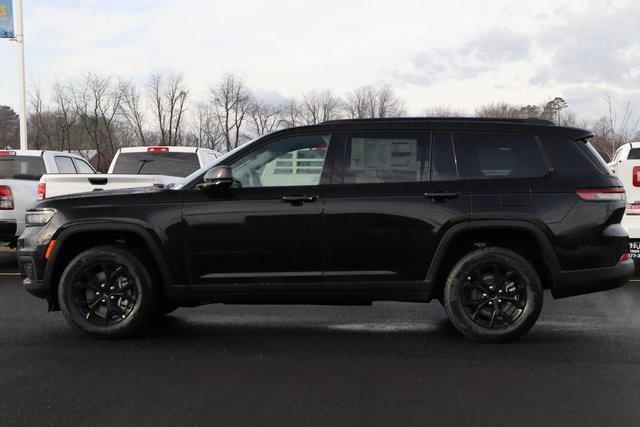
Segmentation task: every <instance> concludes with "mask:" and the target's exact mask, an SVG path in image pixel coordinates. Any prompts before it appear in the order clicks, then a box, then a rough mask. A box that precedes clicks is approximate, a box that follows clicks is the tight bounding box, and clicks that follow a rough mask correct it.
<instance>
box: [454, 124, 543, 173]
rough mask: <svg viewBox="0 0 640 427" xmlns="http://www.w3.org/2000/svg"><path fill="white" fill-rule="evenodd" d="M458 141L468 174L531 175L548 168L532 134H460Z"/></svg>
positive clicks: (457, 136)
mask: <svg viewBox="0 0 640 427" xmlns="http://www.w3.org/2000/svg"><path fill="white" fill-rule="evenodd" d="M458 142H459V144H458ZM456 145H457V146H459V147H460V148H461V149H462V150H463V151H464V153H465V164H466V171H467V174H468V175H469V178H486V179H496V178H531V177H540V176H544V175H546V174H547V172H548V171H549V166H548V165H547V162H546V161H545V159H544V156H543V154H542V152H541V151H540V147H539V145H538V141H537V139H536V137H535V136H533V135H503V134H488V133H486V134H485V133H482V134H481V133H478V134H458V135H456Z"/></svg>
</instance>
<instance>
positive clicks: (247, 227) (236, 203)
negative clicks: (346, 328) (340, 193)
mask: <svg viewBox="0 0 640 427" xmlns="http://www.w3.org/2000/svg"><path fill="white" fill-rule="evenodd" d="M330 139H331V136H330V135H329V134H301V135H290V136H283V137H276V138H272V139H270V140H268V141H265V143H262V144H258V145H257V146H256V147H255V148H253V149H252V150H251V151H250V152H248V153H247V154H246V155H244V156H241V157H240V158H238V159H236V160H234V161H232V163H231V164H229V165H230V166H231V167H232V170H233V176H234V179H235V180H236V183H235V184H234V185H233V186H232V188H230V189H226V190H222V191H216V190H214V191H210V190H204V189H202V188H198V186H196V187H195V188H194V189H193V190H191V191H190V193H189V195H188V196H187V198H186V202H185V206H184V210H183V220H184V223H185V226H186V230H187V231H186V233H187V235H186V256H187V266H188V269H189V276H190V287H191V288H192V290H195V291H198V290H202V291H205V292H211V291H214V292H215V291H221V292H222V291H224V292H230V291H231V292H233V291H246V290H250V291H253V292H256V291H258V292H260V291H265V292H278V291H289V290H297V289H300V288H302V289H305V290H314V289H318V290H319V289H320V285H321V278H322V214H323V199H322V197H321V194H320V188H321V185H320V184H321V183H322V180H324V179H329V178H328V174H329V173H330V167H329V162H328V161H326V159H327V152H328V148H329V143H330Z"/></svg>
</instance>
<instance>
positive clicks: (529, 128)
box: [298, 117, 593, 140]
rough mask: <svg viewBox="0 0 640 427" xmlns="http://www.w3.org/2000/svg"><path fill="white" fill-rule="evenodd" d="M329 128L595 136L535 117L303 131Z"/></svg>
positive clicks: (352, 122)
mask: <svg viewBox="0 0 640 427" xmlns="http://www.w3.org/2000/svg"><path fill="white" fill-rule="evenodd" d="M329 126H330V127H337V128H343V129H353V128H358V129H360V130H362V129H371V130H384V129H412V128H413V129H421V128H423V127H424V126H428V127H429V128H432V129H442V130H450V129H452V128H453V127H455V129H458V130H461V131H498V132H516V133H517V132H525V133H534V132H535V133H536V134H538V135H560V136H564V137H567V138H570V139H573V140H578V139H585V138H591V137H593V133H592V132H591V131H589V130H586V129H579V128H573V127H567V126H557V125H555V124H554V123H553V122H551V121H549V120H543V119H535V118H530V119H526V118H523V119H511V118H484V117H397V118H383V119H340V120H329V121H325V122H322V123H319V124H317V125H308V126H302V127H301V128H306V129H309V130H312V129H322V128H324V127H329ZM298 129H300V128H298Z"/></svg>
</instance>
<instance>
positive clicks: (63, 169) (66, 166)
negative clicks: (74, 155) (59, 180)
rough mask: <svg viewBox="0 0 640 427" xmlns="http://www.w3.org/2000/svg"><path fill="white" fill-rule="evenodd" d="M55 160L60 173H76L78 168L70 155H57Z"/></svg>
mask: <svg viewBox="0 0 640 427" xmlns="http://www.w3.org/2000/svg"><path fill="white" fill-rule="evenodd" d="M55 160H56V166H57V167H58V173H76V168H75V167H73V162H72V161H71V158H70V157H63V156H56V157H55Z"/></svg>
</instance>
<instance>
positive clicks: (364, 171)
mask: <svg viewBox="0 0 640 427" xmlns="http://www.w3.org/2000/svg"><path fill="white" fill-rule="evenodd" d="M432 160H433V161H432ZM337 173H338V174H340V173H341V174H342V181H341V182H340V180H334V182H335V185H331V186H330V187H329V189H328V190H327V192H326V195H327V198H326V204H325V271H324V276H325V279H324V283H325V289H326V290H327V291H345V290H346V291H356V290H366V291H383V292H387V291H390V292H397V291H425V290H426V289H425V284H424V280H425V279H426V277H427V271H428V268H429V265H430V262H431V259H432V258H433V255H434V253H435V250H436V247H437V244H438V242H439V239H440V237H441V236H442V233H443V230H445V229H446V227H447V226H450V225H451V224H454V223H456V222H461V221H467V220H468V215H469V211H470V197H469V191H468V188H467V187H466V185H464V184H463V183H462V181H459V179H458V173H457V166H456V161H455V155H454V149H453V142H452V138H451V134H450V133H448V132H442V133H433V134H432V133H431V132H428V131H424V132H418V131H416V132H408V131H394V132H384V133H380V132H377V133H372V132H362V133H358V132H354V133H352V134H350V135H347V138H346V141H345V150H344V160H343V162H341V167H340V168H338V170H337Z"/></svg>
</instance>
